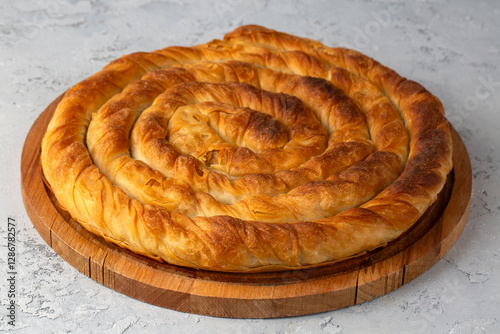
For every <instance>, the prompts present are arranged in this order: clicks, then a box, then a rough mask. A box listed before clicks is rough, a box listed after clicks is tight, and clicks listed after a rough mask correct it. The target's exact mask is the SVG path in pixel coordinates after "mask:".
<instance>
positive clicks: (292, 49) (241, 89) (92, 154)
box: [42, 26, 452, 271]
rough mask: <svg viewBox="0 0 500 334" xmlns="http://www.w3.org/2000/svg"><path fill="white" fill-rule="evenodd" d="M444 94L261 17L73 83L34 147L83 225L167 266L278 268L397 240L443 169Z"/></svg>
mask: <svg viewBox="0 0 500 334" xmlns="http://www.w3.org/2000/svg"><path fill="white" fill-rule="evenodd" d="M451 147H452V143H451V136H450V129H449V124H448V122H447V121H446V119H445V117H444V110H443V107H442V105H441V103H440V101H439V100H438V99H437V98H436V97H434V96H433V95H432V94H431V93H429V92H428V91H426V90H425V89H424V88H423V87H422V86H420V85H419V84H417V83H415V82H413V81H409V80H406V79H404V78H402V77H400V76H399V75H398V74H396V73H395V72H394V71H392V70H390V69H388V68H387V67H384V66H382V65H381V64H379V63H378V62H376V61H374V60H372V59H370V58H368V57H366V56H364V55H362V54H360V53H358V52H356V51H352V50H348V49H342V48H328V47H326V46H324V45H322V44H321V43H319V42H316V41H312V40H309V39H305V38H299V37H296V36H292V35H288V34H285V33H281V32H276V31H274V30H269V29H266V28H263V27H259V26H243V27H240V28H238V29H236V30H234V31H233V32H231V33H229V34H227V35H226V36H225V37H224V40H222V41H220V40H214V41H212V42H210V43H207V44H204V45H198V46H194V47H168V48H165V49H162V50H157V51H155V52H150V53H135V54H131V55H128V56H124V57H122V58H119V59H117V60H115V61H113V62H112V63H110V64H109V65H107V66H106V67H105V68H104V69H103V70H102V71H100V72H98V73H97V74H95V75H93V76H92V77H90V78H88V79H86V80H84V81H82V82H81V83H79V84H77V85H76V86H74V87H73V88H71V89H70V90H68V91H67V92H66V94H65V96H64V98H63V99H62V101H61V102H60V104H59V105H58V107H57V110H56V112H55V115H54V117H53V119H52V121H51V123H50V125H49V127H48V130H47V133H46V135H45V137H44V139H43V143H42V166H43V172H44V174H45V177H46V179H47V181H48V182H49V183H50V187H51V189H52V190H53V191H54V194H55V196H56V197H57V199H58V201H59V202H60V204H61V205H62V207H63V208H65V209H66V210H67V211H68V212H69V213H70V214H71V215H72V216H73V218H75V219H76V220H77V221H79V222H80V223H81V224H82V225H83V226H84V227H85V228H87V229H88V230H90V231H91V232H93V233H95V234H98V235H101V236H103V237H105V238H106V239H107V240H109V241H112V242H114V243H116V244H118V245H120V246H122V247H126V248H129V249H130V250H132V251H134V252H137V253H140V254H143V255H146V256H149V257H152V258H155V259H159V260H160V259H162V260H165V261H167V262H169V263H172V264H177V265H182V266H188V267H193V268H200V269H208V270H219V271H265V270H285V269H296V268H304V267H311V266H316V265H322V264H325V263H329V262H334V261H338V260H341V259H345V258H348V257H352V256H355V255H357V254H360V253H362V252H364V251H367V250H371V249H374V248H376V247H379V246H381V245H384V244H386V243H387V242H388V241H391V240H393V239H395V238H396V237H398V236H399V235H401V234H402V233H403V232H404V231H406V230H407V229H408V228H409V227H410V226H412V224H414V223H415V222H416V221H417V220H418V218H419V217H420V216H421V215H422V214H423V213H424V212H425V211H426V209H427V208H428V207H429V206H430V205H431V204H432V203H433V202H434V201H435V199H436V197H437V195H438V193H439V192H440V190H441V189H442V187H443V185H444V183H445V181H446V176H447V174H448V173H449V172H450V170H451V168H452V161H451V157H452V151H451Z"/></svg>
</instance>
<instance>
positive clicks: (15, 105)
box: [0, 0, 500, 334]
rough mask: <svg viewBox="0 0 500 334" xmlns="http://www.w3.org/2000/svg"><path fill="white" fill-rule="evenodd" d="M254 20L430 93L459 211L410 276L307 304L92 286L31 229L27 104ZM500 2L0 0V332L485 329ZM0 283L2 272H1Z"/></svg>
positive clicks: (491, 284) (492, 300)
mask: <svg viewBox="0 0 500 334" xmlns="http://www.w3.org/2000/svg"><path fill="white" fill-rule="evenodd" d="M248 23H255V24H261V25H264V26H267V27H270V28H274V29H278V30H282V31H286V32H289V33H292V34H297V35H300V36H306V37H310V38H313V39H317V40H320V41H322V42H323V43H325V44H327V45H330V46H347V47H351V48H355V49H358V50H360V51H362V52H364V53H366V54H368V55H370V56H372V57H374V58H375V59H377V60H379V61H380V62H382V63H383V64H385V65H387V66H389V67H392V68H393V69H395V70H396V71H398V72H399V73H400V74H402V75H403V76H406V77H409V78H412V79H414V80H416V81H419V82H420V83H422V84H423V85H424V86H425V87H426V88H428V89H429V90H430V91H432V92H433V93H434V94H435V95H437V96H438V97H439V98H440V99H441V100H442V101H443V103H444V105H445V108H446V112H447V115H448V117H449V119H450V120H451V122H452V123H453V125H454V126H455V127H456V128H457V129H458V131H459V133H460V135H461V136H462V138H463V140H464V142H465V143H466V145H467V147H468V150H469V153H470V157H471V161H472V168H473V192H472V206H471V213H470V218H469V222H468V224H467V226H466V228H465V231H464V232H463V234H462V236H461V237H460V239H459V240H458V242H457V243H456V244H455V246H454V247H453V248H452V250H451V251H450V252H449V253H448V254H447V255H446V256H445V257H444V259H443V260H441V261H440V262H438V263H437V264H436V265H435V266H434V267H432V268H431V269H430V270H428V271H427V272H426V273H424V274H423V275H422V276H420V277H419V278H417V279H416V280H414V281H413V282H411V283H410V284H408V285H406V286H403V287H402V288H400V289H398V290H397V291H395V292H393V293H390V294H388V295H385V296H383V297H380V298H377V299H375V300H373V301H370V302H367V303H364V304H361V305H357V306H353V307H349V308H345V309H341V310H337V311H332V312H326V313H322V314H318V315H312V316H303V317H294V318H285V319H271V320H241V319H237V320H234V319H218V318H212V317H206V316H197V315H191V314H184V313H180V312H175V311H170V310H166V309H162V308H158V307H155V306H151V305H148V304H145V303H142V302H139V301H136V300H133V299H131V298H128V297H126V296H123V295H121V294H118V293H116V292H114V291H112V290H110V289H108V288H105V287H103V286H101V285H99V284H97V283H95V282H94V281H92V280H91V279H89V278H87V277H86V276H84V275H82V274H80V273H79V272H78V271H76V270H75V269H74V268H72V267H71V266H70V265H68V264H67V263H66V262H65V261H63V260H62V259H61V258H60V257H59V256H58V255H57V254H56V253H55V252H54V251H53V250H52V249H50V248H49V247H48V246H47V245H46V244H45V243H44V241H43V240H42V239H41V238H40V237H39V235H38V234H37V232H36V231H35V229H34V228H33V227H32V225H31V222H30V220H29V219H28V217H27V215H26V212H25V209H24V206H23V203H22V199H21V193H20V172H19V165H20V156H21V149H22V145H23V141H24V138H25V136H26V134H27V132H28V130H29V128H30V127H31V125H32V123H33V122H34V120H35V119H36V118H37V116H38V115H39V114H40V113H41V111H43V110H44V109H45V107H46V106H47V105H48V104H49V103H50V102H51V101H53V100H54V99H55V98H56V97H57V96H58V95H59V94H61V93H62V92H64V91H65V90H66V89H67V88H69V87H70V86H72V85H73V84H75V83H76V82H78V81H80V80H82V79H84V78H85V77H87V76H89V75H91V74H93V73H95V72H97V71H98V70H99V69H100V68H102V67H103V66H104V65H105V64H107V63H108V62H109V61H111V60H113V59H115V58H117V57H119V56H121V55H123V54H127V53H130V52H134V51H150V50H154V49H158V48H162V47H165V46H169V45H174V44H176V45H192V44H195V43H204V42H207V41H209V40H211V39H213V38H221V37H222V36H223V35H224V33H226V32H229V31H231V30H232V29H234V28H235V27H237V26H239V25H242V24H248ZM499 35H500V3H499V2H498V1H496V0H491V1H466V0H461V1H434V2H431V1H413V2H393V1H373V2H369V1H299V0H295V1H280V2H278V1H270V0H269V1H266V0H255V1H244V0H219V1H201V0H200V1H180V0H178V1H174V0H172V1H154V0H139V1H122V2H117V1H106V2H104V1H62V0H48V1H41V0H40V1H7V0H2V1H0V79H1V80H0V88H1V89H0V136H1V140H0V157H1V159H2V161H1V163H0V189H1V190H0V236H1V238H0V242H1V246H2V247H0V301H1V303H2V306H1V308H0V331H9V330H11V331H12V332H13V333H97V332H98V333H160V332H162V333H163V332H165V333H182V332H184V333H190V334H191V333H214V332H230V333H235V334H237V333H364V332H370V333H387V332H407V333H499V332H500V321H499V314H500V306H499V303H500V301H499V299H500V283H499V282H500V270H499V264H500V250H499V241H498V236H499V234H500V227H499V223H498V222H499V217H500V203H499V201H498V197H499V195H500V190H499V189H500V187H499V185H500V184H499V183H500V182H499V176H500V175H499V174H500V171H499V169H498V167H499V161H500V153H499V150H500V147H499V145H498V143H499V142H500V131H499V130H498V126H499V124H500V113H499V112H498V108H499V106H500V68H499V66H500V65H499V59H500V57H499V56H500V38H499ZM8 217H11V218H14V219H15V220H16V223H17V229H18V242H17V261H18V265H17V270H18V274H17V295H18V297H17V322H16V326H15V327H14V328H12V327H11V326H9V325H8V324H7V320H8V319H7V318H6V314H7V309H6V306H5V303H6V302H7V292H6V288H7V283H5V282H6V280H7V277H6V276H7V264H6V261H7V254H6V253H7V252H6V247H5V246H6V239H5V238H6V236H7V233H6V228H7V219H8ZM2 282H3V283H2Z"/></svg>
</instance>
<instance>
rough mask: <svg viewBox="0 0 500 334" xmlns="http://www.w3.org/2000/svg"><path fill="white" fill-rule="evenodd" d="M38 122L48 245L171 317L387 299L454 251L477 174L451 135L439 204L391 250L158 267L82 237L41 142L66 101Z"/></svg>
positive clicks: (35, 184)
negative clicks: (251, 265) (244, 264)
mask: <svg viewBox="0 0 500 334" xmlns="http://www.w3.org/2000/svg"><path fill="white" fill-rule="evenodd" d="M60 99H61V97H59V98H58V99H56V100H55V101H54V102H53V103H52V104H51V105H50V106H48V107H47V109H46V110H45V111H44V112H43V113H42V114H41V115H40V116H39V117H38V119H37V120H36V121H35V123H34V124H33V126H32V128H31V130H30V132H29V133H28V135H27V137H26V141H25V143H24V148H23V152H22V158H21V187H22V195H23V200H24V205H25V207H26V211H27V212H28V215H29V216H30V219H31V221H32V222H33V225H34V226H35V228H36V229H37V231H38V232H39V234H40V235H41V236H42V238H43V239H44V240H45V241H46V242H47V244H49V246H50V247H52V248H53V249H54V250H55V251H56V252H57V253H58V254H59V255H60V256H61V257H62V258H63V259H65V260H66V261H67V262H68V263H70V264H71V265H72V266H74V267H75V268H76V269H78V270H79V271H81V272H82V273H84V274H85V275H87V276H89V277H90V278H92V279H93V280H95V281H97V282H99V283H101V284H103V285H105V286H107V287H109V288H111V289H113V290H115V291H118V292H120V293H123V294H125V295H128V296H130V297H132V298H135V299H138V300H141V301H144V302H147V303H150V304H154V305H158V306H161V307H165V308H168V309H172V310H177V311H182V312H189V313H196V314H202V315H210V316H218V317H231V318H274V317H286V316H298V315H305V314H312V313H318V312H324V311H329V310H334V309H338V308H342V307H346V306H350V305H354V304H359V303H362V302H364V301H367V300H370V299H373V298H376V297H378V296H381V295H384V294H386V293H389V292H391V291H394V290H395V289H397V288H399V287H400V286H402V285H403V284H406V283H408V282H410V281H411V280H413V279H414V278H416V277H417V276H419V275H420V274H422V273H423V272H425V271H426V270H427V269H429V268H430V267H431V266H432V265H434V264H435V263H436V262H437V261H438V260H439V259H441V258H442V257H443V256H444V255H445V254H446V252H447V251H448V250H449V249H450V248H451V247H452V245H453V244H454V243H455V241H456V240H457V239H458V237H459V235H460V233H461V232H462V230H463V229H464V227H465V223H466V221H467V216H468V213H469V207H470V195H471V183H472V177H471V166H470V160H469V156H468V154H467V150H466V148H465V146H464V143H463V142H462V140H461V139H460V136H459V135H458V134H457V132H456V131H455V130H454V129H452V132H453V142H454V147H453V149H454V156H453V161H454V170H453V172H452V173H451V174H450V176H449V177H448V182H447V183H446V186H445V188H444V190H443V191H442V192H441V194H440V196H439V198H438V200H437V202H436V203H435V204H434V205H433V206H432V207H431V208H429V210H428V211H427V212H426V213H425V214H424V216H423V217H422V218H421V219H420V220H419V221H418V222H417V223H416V224H415V225H414V227H412V228H411V229H410V230H409V231H408V232H406V233H405V234H404V235H402V236H401V237H400V238H398V239H397V240H395V241H393V242H391V243H389V244H388V245H387V246H386V247H383V248H380V249H376V250H374V251H371V252H369V253H366V254H364V255H362V256H358V257H355V258H352V259H348V260H345V261H342V262H338V263H335V264H333V265H329V266H324V267H319V268H315V269H308V270H299V271H286V272H279V273H255V274H236V273H219V272H209V271H203V270H194V269H189V268H183V267H178V266H173V265H169V264H165V263H159V262H156V261H154V260H151V259H149V258H145V257H142V256H139V255H136V254H133V253H131V252H129V251H127V250H125V249H121V248H120V247H118V246H115V245H113V244H109V243H107V242H106V241H104V240H103V239H102V238H100V237H96V236H94V235H93V234H91V233H89V232H87V231H86V230H85V229H83V228H82V227H81V226H80V225H79V224H78V223H77V222H75V221H74V220H73V219H72V218H71V217H70V216H69V214H68V213H67V212H65V211H63V210H62V209H61V208H60V207H59V205H58V203H57V200H56V199H55V198H54V196H53V194H52V193H51V192H50V190H49V189H48V188H46V186H45V184H44V182H43V175H42V171H41V168H40V144H41V141H42V138H43V135H44V133H45V130H46V128H47V125H48V123H49V121H50V119H51V117H52V115H53V113H54V111H55V109H56V106H57V104H58V103H59V101H60Z"/></svg>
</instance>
